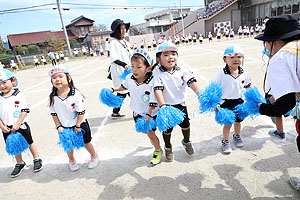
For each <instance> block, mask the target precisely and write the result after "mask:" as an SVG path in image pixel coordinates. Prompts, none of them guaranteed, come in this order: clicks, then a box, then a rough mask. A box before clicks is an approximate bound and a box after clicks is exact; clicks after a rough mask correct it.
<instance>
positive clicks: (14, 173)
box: [10, 161, 26, 178]
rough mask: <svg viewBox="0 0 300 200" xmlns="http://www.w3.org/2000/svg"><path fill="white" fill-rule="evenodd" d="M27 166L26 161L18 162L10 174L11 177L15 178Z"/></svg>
mask: <svg viewBox="0 0 300 200" xmlns="http://www.w3.org/2000/svg"><path fill="white" fill-rule="evenodd" d="M25 166H26V163H25V162H24V161H23V163H21V164H16V165H15V168H14V170H13V171H12V173H11V174H10V177H12V178H15V177H17V176H19V175H20V174H21V173H22V171H23V170H24V168H25Z"/></svg>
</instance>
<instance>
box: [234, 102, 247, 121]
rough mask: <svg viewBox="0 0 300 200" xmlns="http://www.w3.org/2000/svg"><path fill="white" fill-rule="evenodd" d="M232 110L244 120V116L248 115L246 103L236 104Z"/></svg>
mask: <svg viewBox="0 0 300 200" xmlns="http://www.w3.org/2000/svg"><path fill="white" fill-rule="evenodd" d="M234 110H235V112H236V113H237V115H238V117H239V118H240V119H241V120H244V119H245V118H246V117H248V116H249V113H248V106H247V103H242V104H239V105H237V106H236V107H235V108H234Z"/></svg>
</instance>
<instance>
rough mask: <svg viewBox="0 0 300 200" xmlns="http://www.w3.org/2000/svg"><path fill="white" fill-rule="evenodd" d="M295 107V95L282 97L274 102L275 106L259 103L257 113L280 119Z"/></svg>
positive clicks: (290, 94)
mask: <svg viewBox="0 0 300 200" xmlns="http://www.w3.org/2000/svg"><path fill="white" fill-rule="evenodd" d="M295 105H296V98H295V93H294V92H292V93H289V94H286V95H283V96H282V97H280V98H279V99H277V100H276V102H275V104H265V103H259V104H258V106H259V107H260V108H259V113H260V114H262V115H268V116H276V117H280V116H281V115H284V114H285V113H287V112H288V111H290V110H292V109H293V108H294V106H295Z"/></svg>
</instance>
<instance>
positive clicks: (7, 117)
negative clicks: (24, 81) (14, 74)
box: [0, 88, 30, 129]
mask: <svg viewBox="0 0 300 200" xmlns="http://www.w3.org/2000/svg"><path fill="white" fill-rule="evenodd" d="M29 111H30V110H29V106H28V104H27V101H26V99H25V95H24V93H23V92H20V90H19V89H18V88H15V89H14V92H13V93H12V95H11V96H9V97H3V96H2V95H0V119H1V120H2V122H3V123H4V124H5V125H6V126H13V125H14V124H15V123H16V122H17V121H18V119H19V117H20V116H21V112H27V113H29ZM23 122H27V116H26V117H25V119H24V121H23ZM22 126H23V125H21V126H20V128H23V129H24V128H26V127H25V126H24V127H22Z"/></svg>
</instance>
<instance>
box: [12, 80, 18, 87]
mask: <svg viewBox="0 0 300 200" xmlns="http://www.w3.org/2000/svg"><path fill="white" fill-rule="evenodd" d="M11 84H12V85H13V86H16V85H17V79H16V78H12V79H11Z"/></svg>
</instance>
